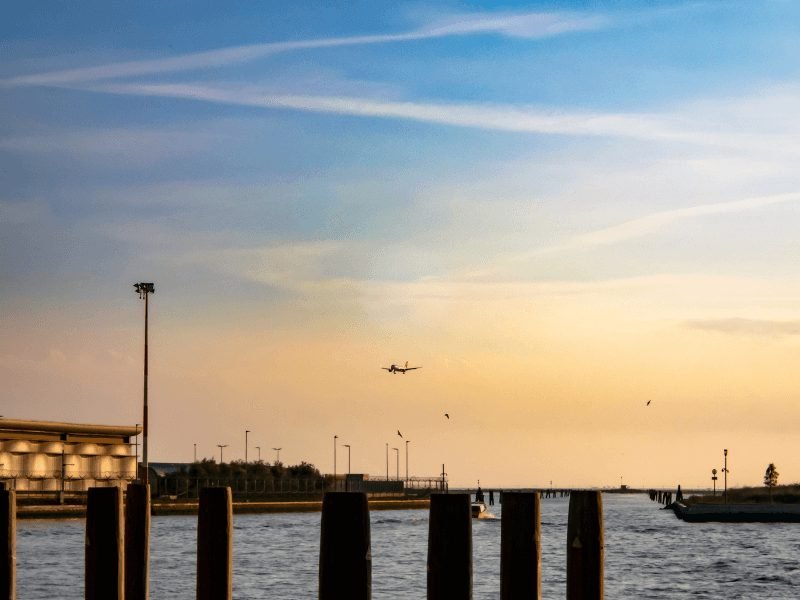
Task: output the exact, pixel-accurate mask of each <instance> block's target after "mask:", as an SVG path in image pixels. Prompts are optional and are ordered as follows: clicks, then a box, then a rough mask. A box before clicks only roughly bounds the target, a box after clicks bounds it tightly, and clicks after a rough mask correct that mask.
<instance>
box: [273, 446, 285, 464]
mask: <svg viewBox="0 0 800 600" xmlns="http://www.w3.org/2000/svg"><path fill="white" fill-rule="evenodd" d="M273 450H275V462H276V463H279V462H281V450H283V448H273Z"/></svg>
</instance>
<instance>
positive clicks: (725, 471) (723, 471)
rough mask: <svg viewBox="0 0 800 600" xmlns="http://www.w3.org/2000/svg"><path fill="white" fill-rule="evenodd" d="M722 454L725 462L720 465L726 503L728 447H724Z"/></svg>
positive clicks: (726, 501)
mask: <svg viewBox="0 0 800 600" xmlns="http://www.w3.org/2000/svg"><path fill="white" fill-rule="evenodd" d="M722 452H723V455H724V457H725V463H724V466H723V467H722V474H723V475H724V476H725V504H727V503H728V449H727V448H725V449H724V450H723V451H722Z"/></svg>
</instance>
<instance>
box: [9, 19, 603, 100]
mask: <svg viewBox="0 0 800 600" xmlns="http://www.w3.org/2000/svg"><path fill="white" fill-rule="evenodd" d="M607 23H608V20H607V19H606V18H603V17H600V16H593V15H581V14H574V13H540V12H520V13H494V14H493V13H477V14H476V13H472V14H465V15H459V16H451V17H449V18H448V19H447V20H445V21H442V22H439V23H437V24H435V25H433V26H426V27H422V28H419V29H415V30H412V31H407V32H403V33H395V34H378V35H360V36H349V37H334V38H320V39H311V40H297V41H286V42H269V43H263V44H248V45H243V46H231V47H228V48H218V49H215V50H207V51H204V52H194V53H190V54H181V55H178V56H171V57H167V58H157V59H152V60H135V61H126V62H117V63H111V64H106V65H98V66H94V67H82V68H76V69H63V70H58V71H49V72H45V73H37V74H31V75H20V76H17V77H11V78H8V79H5V80H0V85H4V86H35V85H45V86H46V85H63V84H68V83H78V82H87V81H99V80H104V79H115V78H122V77H134V76H139V75H154V74H157V73H174V72H179V71H188V70H194V69H205V68H211V67H221V66H226V65H235V64H242V63H246V62H250V61H253V60H256V59H259V58H263V57H266V56H270V55H272V54H278V53H281V52H291V51H297V50H313V49H320V48H334V47H340V46H361V45H369V44H388V43H398V42H409V41H415V40H425V39H434V38H443V37H453V36H466V35H481V34H484V35H486V34H498V35H505V36H512V37H524V38H542V37H549V36H554V35H560V34H565V33H570V32H576V31H586V30H592V29H599V28H601V27H603V26H605V25H607Z"/></svg>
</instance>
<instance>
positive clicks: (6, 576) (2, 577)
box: [0, 486, 17, 600]
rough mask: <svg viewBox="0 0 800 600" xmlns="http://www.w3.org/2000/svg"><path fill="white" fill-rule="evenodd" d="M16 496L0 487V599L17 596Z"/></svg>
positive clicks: (11, 599) (5, 599) (4, 599)
mask: <svg viewBox="0 0 800 600" xmlns="http://www.w3.org/2000/svg"><path fill="white" fill-rule="evenodd" d="M16 549H17V497H16V492H14V491H12V490H7V489H5V486H4V487H3V489H0V600H14V599H15V598H16V597H17V555H16Z"/></svg>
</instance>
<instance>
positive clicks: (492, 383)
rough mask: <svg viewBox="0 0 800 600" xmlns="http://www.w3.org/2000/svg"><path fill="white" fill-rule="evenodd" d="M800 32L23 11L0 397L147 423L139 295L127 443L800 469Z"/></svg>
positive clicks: (615, 15)
mask: <svg viewBox="0 0 800 600" xmlns="http://www.w3.org/2000/svg"><path fill="white" fill-rule="evenodd" d="M798 19H800V5H798V4H797V3H794V2H790V1H788V0H786V1H783V0H765V1H763V2H757V3H754V2H745V1H742V2H737V1H730V2H728V1H719V2H702V1H699V2H652V3H641V2H625V1H615V2H610V1H608V2H568V1H561V2H535V3H523V2H513V1H509V2H502V3H500V2H488V1H485V2H480V1H476V2H437V3H427V2H386V3H383V2H372V1H370V2H341V3H337V2H325V3H322V2H293V3H288V4H287V3H279V2H259V3H255V2H233V1H232V2H226V3H218V2H191V3H190V2H183V1H178V0H176V1H175V2H167V3H165V2H137V3H135V5H134V4H131V3H125V2H109V1H102V2H100V1H96V2H94V1H87V2H81V3H78V4H74V3H71V4H67V3H55V2H53V3H46V2H42V3H31V2H21V1H19V2H18V1H16V0H11V1H9V2H7V3H5V5H4V18H3V19H2V20H0V56H2V60H0V381H2V391H1V392H0V414H2V415H4V416H5V417H13V418H21V419H50V420H65V421H75V422H91V423H113V424H134V423H140V422H141V418H142V417H141V414H142V413H141V410H142V409H141V405H142V364H143V356H142V355H143V349H142V348H143V338H144V335H143V334H144V332H143V325H144V303H143V302H141V301H140V300H139V299H138V297H137V296H136V294H135V293H134V290H133V287H132V284H133V283H135V282H139V281H148V282H149V281H152V282H154V284H155V289H156V292H155V294H154V295H153V296H151V299H150V387H149V390H150V391H149V398H150V457H151V460H155V461H188V460H191V459H192V454H193V449H194V444H197V451H198V455H199V456H204V457H214V456H218V449H217V444H228V447H227V448H226V449H225V456H224V458H225V460H226V461H227V460H229V459H243V458H244V453H245V430H250V432H251V433H250V434H249V436H248V439H249V449H248V452H249V455H248V456H249V457H250V458H255V457H256V456H257V453H258V452H261V456H262V458H263V459H265V460H274V458H275V451H274V450H273V448H282V450H281V460H282V461H283V462H284V463H289V464H296V463H298V462H300V461H302V460H305V461H308V462H311V463H313V464H314V465H316V466H317V467H318V468H320V470H322V471H323V472H332V471H333V468H334V465H333V458H334V457H333V454H334V452H333V449H334V436H338V438H337V440H336V443H337V444H339V446H338V453H337V469H338V471H339V472H342V471H343V470H346V468H347V467H346V465H347V457H346V450H347V449H346V448H344V447H343V446H342V444H349V445H350V452H351V456H350V460H351V469H352V471H353V472H365V473H369V474H372V475H385V474H386V470H387V461H386V456H387V455H386V448H387V444H388V448H389V472H390V475H392V476H394V475H395V474H396V473H397V472H398V471H399V473H400V476H401V477H404V476H405V454H406V450H408V456H409V472H410V473H409V474H410V475H412V476H414V475H415V476H435V475H437V474H439V473H441V472H442V467H443V465H444V468H445V471H446V472H447V473H448V476H449V478H450V481H451V483H452V485H455V486H458V485H476V484H477V482H478V481H479V480H480V482H481V485H482V486H484V487H491V486H495V487H499V486H506V487H508V486H524V487H547V486H549V485H551V482H552V485H553V486H554V487H582V486H600V487H603V486H617V485H619V484H620V483H625V484H627V485H630V486H637V487H639V486H640V487H650V486H676V485H677V484H679V483H680V484H682V485H683V486H684V487H699V486H703V487H708V486H710V485H711V480H710V477H711V469H712V468H717V469H720V468H721V467H722V460H723V449H728V452H729V454H728V468H729V470H730V473H729V476H728V483H729V485H731V486H739V485H759V484H760V483H761V482H762V481H763V475H764V471H765V469H766V467H767V465H768V464H769V463H770V462H772V463H775V465H776V466H777V468H778V471H779V472H780V474H781V480H780V481H781V482H782V483H788V482H797V481H800V453H798V452H797V449H798V444H800V441H798V438H797V435H796V434H797V432H798V428H799V427H800V405H798V403H797V398H798V394H800V380H799V379H798V377H797V371H796V368H797V366H796V365H797V364H798V359H800V308H798V307H799V306H800V261H798V256H799V255H800V236H798V235H797V232H798V225H800V171H798V169H797V167H796V165H797V163H798V158H800V119H798V118H797V117H798V107H800V61H798V60H797V58H798V55H800V37H798V36H797V30H796V25H795V24H796V23H797V22H798ZM406 361H409V364H410V365H411V366H422V369H419V370H416V371H413V372H410V373H408V374H406V375H391V374H389V373H387V372H386V371H384V370H382V369H381V367H386V366H388V365H390V364H392V363H397V364H404V363H405V362H406ZM648 401H650V405H649V406H648V405H647V402H648ZM445 413H448V414H449V415H450V419H447V418H446V417H445V416H444V414H445ZM398 431H399V432H400V433H402V435H403V437H402V438H401V437H399V436H398V433H397V432H398ZM406 442H408V443H406ZM256 447H258V448H260V450H257V449H256ZM394 448H397V450H396V451H395V450H394Z"/></svg>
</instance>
